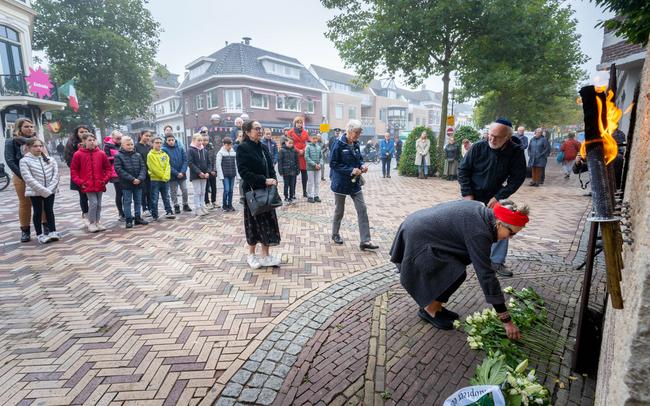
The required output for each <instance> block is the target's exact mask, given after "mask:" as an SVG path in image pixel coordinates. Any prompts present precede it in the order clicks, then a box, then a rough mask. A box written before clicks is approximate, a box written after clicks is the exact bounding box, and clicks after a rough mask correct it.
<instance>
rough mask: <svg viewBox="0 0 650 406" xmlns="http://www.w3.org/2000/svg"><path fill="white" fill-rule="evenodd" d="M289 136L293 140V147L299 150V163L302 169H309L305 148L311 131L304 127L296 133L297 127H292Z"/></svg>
mask: <svg viewBox="0 0 650 406" xmlns="http://www.w3.org/2000/svg"><path fill="white" fill-rule="evenodd" d="M287 136H288V137H289V138H291V139H292V140H293V147H294V148H295V149H296V151H297V152H298V164H299V165H300V170H301V171H306V170H307V161H305V149H306V148H307V143H308V142H309V133H308V132H307V131H305V129H304V128H303V129H302V132H300V134H298V133H296V129H295V128H292V129H291V130H289V133H288V134H287Z"/></svg>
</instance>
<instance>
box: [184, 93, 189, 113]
mask: <svg viewBox="0 0 650 406" xmlns="http://www.w3.org/2000/svg"><path fill="white" fill-rule="evenodd" d="M183 107H184V108H185V115H188V114H190V99H189V98H188V97H186V98H185V106H183Z"/></svg>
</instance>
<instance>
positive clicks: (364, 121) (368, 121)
mask: <svg viewBox="0 0 650 406" xmlns="http://www.w3.org/2000/svg"><path fill="white" fill-rule="evenodd" d="M361 125H362V126H363V127H374V126H375V118H374V117H361Z"/></svg>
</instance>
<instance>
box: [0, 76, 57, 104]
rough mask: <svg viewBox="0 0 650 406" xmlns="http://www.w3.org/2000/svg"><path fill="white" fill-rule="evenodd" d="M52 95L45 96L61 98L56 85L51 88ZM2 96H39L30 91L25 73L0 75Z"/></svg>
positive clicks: (51, 98) (50, 98)
mask: <svg viewBox="0 0 650 406" xmlns="http://www.w3.org/2000/svg"><path fill="white" fill-rule="evenodd" d="M50 92H51V96H49V97H45V98H46V99H48V100H55V101H58V100H59V94H58V92H57V87H56V85H55V86H54V87H53V88H52V89H51V90H50ZM0 96H31V97H37V96H36V95H35V94H33V93H30V92H29V88H28V86H27V82H26V81H25V75H23V74H18V75H0Z"/></svg>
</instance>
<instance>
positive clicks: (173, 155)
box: [162, 141, 187, 181]
mask: <svg viewBox="0 0 650 406" xmlns="http://www.w3.org/2000/svg"><path fill="white" fill-rule="evenodd" d="M162 150H163V151H165V152H166V153H167V155H169V165H170V166H171V169H172V177H171V179H170V180H176V181H177V180H179V179H178V174H179V173H182V174H187V155H186V154H185V149H183V147H182V146H180V145H178V141H176V143H175V144H174V146H173V147H170V146H169V145H167V142H165V144H164V145H163V147H162ZM186 176H187V175H186ZM181 180H185V178H183V179H181Z"/></svg>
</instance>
